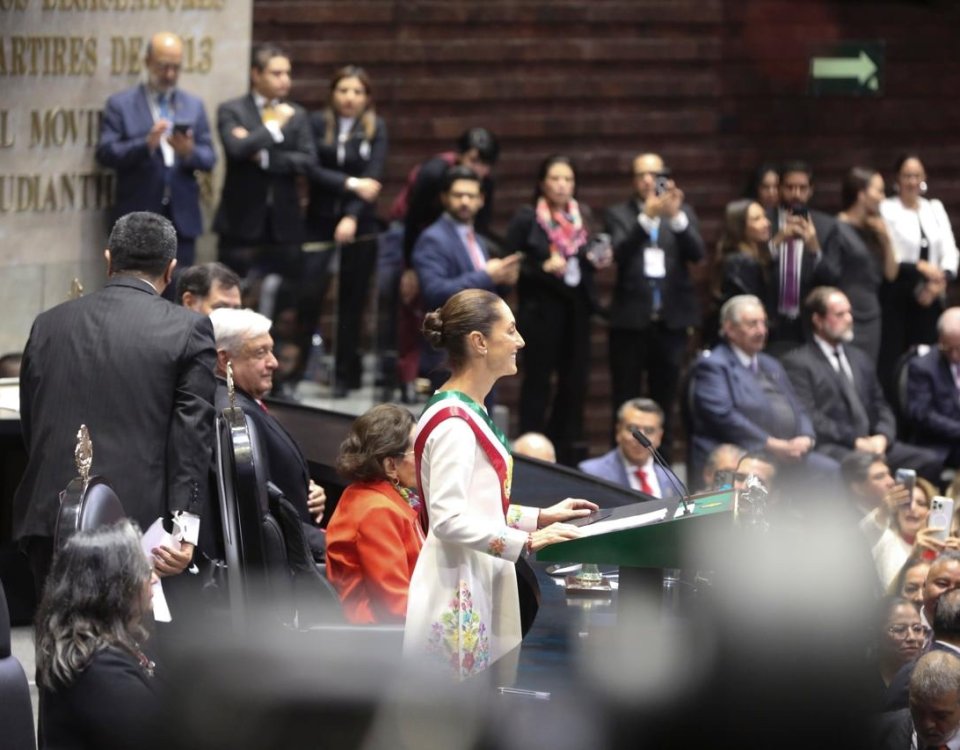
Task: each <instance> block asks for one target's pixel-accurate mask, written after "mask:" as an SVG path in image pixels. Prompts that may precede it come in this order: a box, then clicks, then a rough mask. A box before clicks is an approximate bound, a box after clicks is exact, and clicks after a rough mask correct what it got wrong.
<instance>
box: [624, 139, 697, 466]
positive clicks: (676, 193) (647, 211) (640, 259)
mask: <svg viewBox="0 0 960 750" xmlns="http://www.w3.org/2000/svg"><path fill="white" fill-rule="evenodd" d="M633 185H634V196H633V198H631V199H630V200H628V201H627V202H625V203H621V204H619V205H616V206H613V207H612V208H610V209H608V210H607V213H606V222H605V223H606V228H607V232H609V233H610V236H611V239H612V242H613V252H614V258H615V259H616V262H617V281H616V286H615V288H614V292H613V302H612V303H611V305H610V377H611V379H612V397H613V406H614V408H617V407H618V406H619V405H620V404H622V403H623V402H624V401H626V400H628V399H631V398H634V397H636V396H639V395H640V388H641V385H640V384H641V380H642V378H643V374H644V372H646V374H647V382H648V385H649V391H650V397H651V398H652V399H653V400H654V401H656V402H657V403H658V404H660V405H661V406H662V407H663V410H664V413H665V415H666V419H665V421H664V439H663V453H664V455H665V456H666V457H667V458H669V457H670V448H671V444H672V439H673V431H672V427H671V422H672V420H671V418H670V414H671V412H672V411H673V404H674V401H675V399H676V394H677V383H678V381H679V380H680V368H681V366H682V364H683V357H684V354H685V353H686V350H687V336H688V331H689V330H690V329H691V328H695V327H697V326H699V325H700V306H699V303H698V301H697V295H696V293H695V292H694V288H693V282H692V280H691V278H690V266H691V265H693V264H696V263H699V262H700V261H702V260H703V257H704V245H703V240H702V239H701V238H700V231H699V229H698V226H697V217H696V215H695V214H694V212H693V209H692V208H690V206H688V205H687V204H686V203H684V200H683V191H681V190H680V189H679V188H678V187H677V186H676V184H675V183H674V181H673V180H672V179H671V178H670V176H669V172H668V171H667V170H666V168H665V167H664V163H663V159H662V158H660V156H658V155H657V154H640V155H639V156H637V158H636V159H634V161H633Z"/></svg>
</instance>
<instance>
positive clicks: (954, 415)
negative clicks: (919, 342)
mask: <svg viewBox="0 0 960 750" xmlns="http://www.w3.org/2000/svg"><path fill="white" fill-rule="evenodd" d="M905 408H906V412H907V415H908V416H909V418H910V420H911V422H913V424H914V426H915V428H916V442H917V443H918V444H919V445H923V446H925V447H927V448H932V449H933V450H935V451H936V452H937V456H938V458H939V459H940V460H941V461H943V462H945V463H946V465H947V466H951V467H956V466H958V465H960V392H958V391H957V386H956V383H955V382H954V379H953V373H952V372H951V371H950V363H949V362H948V361H947V359H946V357H944V356H943V354H941V353H940V350H939V349H933V350H931V351H929V352H927V353H926V354H924V355H923V356H922V357H914V358H913V359H911V360H910V364H909V365H908V366H907V399H906V404H905Z"/></svg>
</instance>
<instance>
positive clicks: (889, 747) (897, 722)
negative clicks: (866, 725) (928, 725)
mask: <svg viewBox="0 0 960 750" xmlns="http://www.w3.org/2000/svg"><path fill="white" fill-rule="evenodd" d="M869 738H870V745H869V746H870V747H872V748H875V750H910V747H911V743H912V742H913V717H911V716H910V709H908V708H903V709H900V710H899V711H888V712H886V713H883V714H880V715H879V716H878V717H876V719H875V720H874V724H873V727H872V731H871V732H870V734H869Z"/></svg>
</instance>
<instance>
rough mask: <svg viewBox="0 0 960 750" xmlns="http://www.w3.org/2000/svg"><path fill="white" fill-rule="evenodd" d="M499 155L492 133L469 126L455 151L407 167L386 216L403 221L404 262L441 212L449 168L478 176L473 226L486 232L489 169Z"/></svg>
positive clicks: (489, 211) (490, 195)
mask: <svg viewBox="0 0 960 750" xmlns="http://www.w3.org/2000/svg"><path fill="white" fill-rule="evenodd" d="M499 155H500V144H499V143H497V139H496V136H494V134H493V133H491V132H490V131H489V130H487V129H486V128H470V129H469V130H465V131H464V132H463V134H462V135H461V136H460V138H458V139H457V148H456V150H455V151H444V152H443V153H441V154H437V155H436V156H433V157H431V158H430V159H428V160H427V161H425V162H424V163H423V164H420V165H419V166H417V167H415V168H414V169H413V170H411V172H410V174H409V175H408V176H407V184H406V186H405V187H404V189H403V190H402V191H401V192H400V194H399V195H397V197H396V199H395V200H394V202H393V205H392V206H391V208H390V218H391V219H393V220H396V221H402V222H403V223H404V234H403V249H404V256H405V257H406V258H407V260H408V262H409V260H410V259H411V258H412V255H413V248H414V246H415V245H416V243H417V240H418V239H419V237H420V235H421V234H422V233H423V231H424V230H425V229H426V228H427V227H429V226H430V225H431V224H433V222H435V221H436V220H437V219H438V218H440V216H441V215H442V214H443V211H444V208H445V206H444V203H443V194H444V193H445V192H446V185H445V181H444V178H445V177H446V174H447V170H449V169H450V167H456V166H462V167H467V168H469V169H472V170H473V171H474V172H476V173H477V176H478V177H479V178H480V192H481V195H483V205H482V206H481V207H480V208H479V209H478V210H477V214H476V216H475V217H474V226H475V227H476V230H477V231H478V232H479V233H480V234H483V235H489V234H490V216H491V214H492V212H493V188H494V183H493V174H492V172H493V167H494V165H495V164H496V163H497V157H498V156H499Z"/></svg>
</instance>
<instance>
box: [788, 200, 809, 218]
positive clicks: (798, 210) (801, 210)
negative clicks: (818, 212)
mask: <svg viewBox="0 0 960 750" xmlns="http://www.w3.org/2000/svg"><path fill="white" fill-rule="evenodd" d="M790 214H791V216H799V217H800V218H802V219H806V218H807V216H809V215H810V212H809V211H807V207H806V206H804V205H803V204H802V203H794V204H793V205H792V206H791V207H790Z"/></svg>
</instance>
